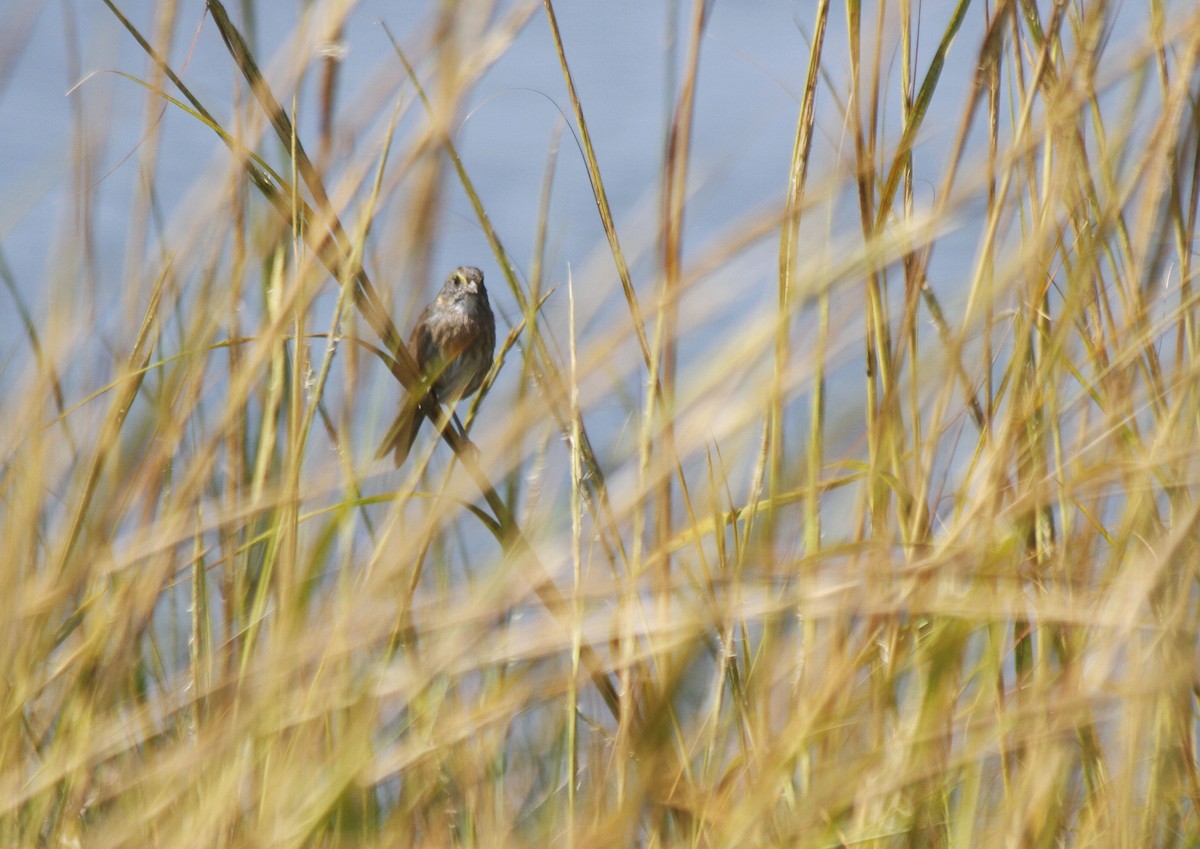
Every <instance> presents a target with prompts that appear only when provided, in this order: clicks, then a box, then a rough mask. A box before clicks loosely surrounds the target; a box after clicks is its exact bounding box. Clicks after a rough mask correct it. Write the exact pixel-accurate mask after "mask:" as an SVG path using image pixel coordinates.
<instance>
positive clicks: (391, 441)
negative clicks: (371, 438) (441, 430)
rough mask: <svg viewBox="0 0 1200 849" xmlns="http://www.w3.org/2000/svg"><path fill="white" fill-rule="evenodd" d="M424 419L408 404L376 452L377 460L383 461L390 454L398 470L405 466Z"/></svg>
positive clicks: (418, 411)
mask: <svg viewBox="0 0 1200 849" xmlns="http://www.w3.org/2000/svg"><path fill="white" fill-rule="evenodd" d="M422 419H424V416H423V415H421V411H420V410H418V409H417V408H416V407H414V406H413V405H412V404H409V403H407V402H406V403H405V404H404V406H403V407H401V409H400V414H399V415H398V416H396V420H395V421H394V422H392V426H391V427H390V428H388V432H387V435H386V436H384V437H383V442H382V443H380V445H379V450H378V451H376V452H375V459H376V460H381V459H383V457H384V456H385V455H387V454H389V453H390V454H392V458H393V460H394V461H395V463H396V468H397V469H398V468H400V467H401V466H403V465H404V461H405V460H407V459H408V452H410V451H412V447H413V442H415V441H416V439H417V431H418V430H419V429H420V427H421V420H422Z"/></svg>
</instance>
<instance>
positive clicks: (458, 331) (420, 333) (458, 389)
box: [375, 265, 496, 467]
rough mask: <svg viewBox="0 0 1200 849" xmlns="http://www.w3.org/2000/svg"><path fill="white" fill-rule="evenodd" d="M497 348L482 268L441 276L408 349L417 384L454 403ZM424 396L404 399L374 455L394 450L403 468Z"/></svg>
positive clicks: (475, 386) (473, 388)
mask: <svg viewBox="0 0 1200 849" xmlns="http://www.w3.org/2000/svg"><path fill="white" fill-rule="evenodd" d="M495 349H496V318H495V316H493V315H492V307H491V305H490V304H489V303H488V296H487V289H485V288H484V285H483V272H482V271H480V270H479V269H478V268H474V267H472V266H469V265H464V266H462V267H460V268H456V269H454V271H453V272H452V273H451V274H450V276H449V277H447V278H446V282H445V284H444V285H443V286H442V291H441V292H439V293H438V296H437V298H436V299H435V300H434V301H433V303H431V304H430V305H429V306H427V307H425V311H424V312H422V313H421V317H420V318H419V319H418V320H417V326H416V327H415V328H414V329H413V333H412V337H411V338H410V339H409V340H408V353H409V354H411V355H412V358H413V359H414V360H416V363H417V368H419V369H420V370H421V375H422V382H421V384H419V386H417V387H414V389H419V387H428V389H430V390H432V392H431V393H428V392H427V395H426V398H427V397H428V394H432V395H433V396H434V399H435V400H436V401H437V402H438V403H442V404H450V405H454V404H455V403H457V402H458V401H460V400H462V399H463V398H466V397H467V396H469V395H471V394H473V393H475V392H477V391H478V390H479V387H480V385H481V384H482V383H483V378H484V376H486V375H487V373H488V369H490V368H491V367H492V356H493V353H494V352H495ZM426 398H408V399H405V402H404V405H403V406H402V407H401V408H400V415H398V416H397V417H396V421H395V422H394V423H393V424H392V426H391V428H390V429H389V430H388V432H387V436H385V437H384V438H383V444H382V445H380V446H379V451H378V452H377V453H376V455H375V458H376V459H379V458H381V457H383V456H384V455H385V454H387V453H388V452H393V457H394V459H395V461H396V466H397V467H399V466H402V465H403V464H404V461H405V460H406V459H407V458H408V452H409V451H410V450H412V446H413V441H414V440H415V439H416V438H417V430H418V429H420V427H421V422H422V420H424V418H425V416H424V414H423V413H422V412H421V409H420V405H421V404H422V403H423V402H424V401H425V400H426Z"/></svg>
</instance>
